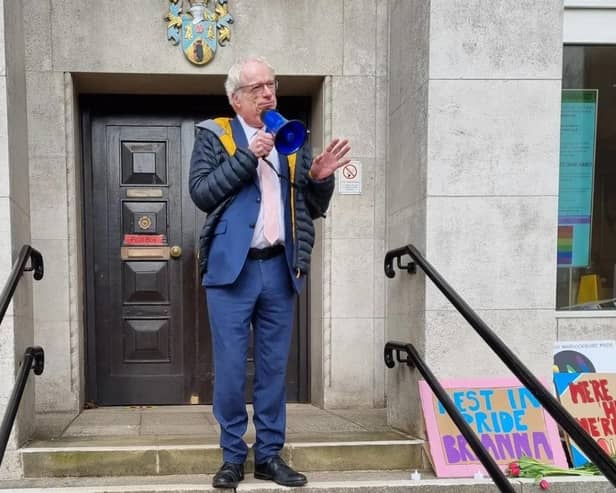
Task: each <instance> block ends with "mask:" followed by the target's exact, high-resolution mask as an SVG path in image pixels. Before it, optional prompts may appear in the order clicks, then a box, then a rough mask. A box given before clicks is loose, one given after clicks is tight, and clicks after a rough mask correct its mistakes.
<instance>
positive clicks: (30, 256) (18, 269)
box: [0, 245, 44, 322]
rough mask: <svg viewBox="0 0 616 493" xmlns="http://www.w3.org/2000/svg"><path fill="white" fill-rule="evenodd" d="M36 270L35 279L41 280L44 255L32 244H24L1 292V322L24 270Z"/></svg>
mask: <svg viewBox="0 0 616 493" xmlns="http://www.w3.org/2000/svg"><path fill="white" fill-rule="evenodd" d="M28 260H30V266H29V267H27V266H26V263H27V262H28ZM27 271H34V275H33V277H34V279H35V280H37V281H40V280H41V279H42V278H43V274H44V267H43V256H42V255H41V253H40V252H39V251H38V250H35V249H34V248H32V247H31V246H30V245H24V246H23V247H21V250H20V251H19V256H18V257H17V260H16V261H15V263H14V264H13V268H12V269H11V273H10V274H9V278H8V280H7V282H6V284H5V286H4V288H3V289H2V293H0V322H2V319H3V318H4V314H5V313H6V310H7V309H8V307H9V304H10V303H11V299H12V298H13V294H14V293H15V289H16V288H17V283H18V282H19V279H21V276H22V274H23V273H24V272H27Z"/></svg>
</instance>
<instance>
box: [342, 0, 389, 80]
mask: <svg viewBox="0 0 616 493" xmlns="http://www.w3.org/2000/svg"><path fill="white" fill-rule="evenodd" d="M343 6H344V7H343V8H344V24H343V26H342V28H343V32H344V40H343V43H344V52H343V54H344V68H343V74H344V75H374V74H375V66H376V62H377V57H376V48H377V43H376V41H377V40H376V35H377V32H378V30H379V27H380V26H379V22H382V21H383V18H382V16H381V17H377V3H376V2H369V1H365V0H361V1H357V0H343Z"/></svg>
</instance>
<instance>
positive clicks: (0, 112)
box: [0, 50, 11, 197]
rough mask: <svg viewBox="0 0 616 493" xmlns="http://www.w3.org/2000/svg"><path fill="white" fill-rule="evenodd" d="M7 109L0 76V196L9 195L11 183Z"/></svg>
mask: <svg viewBox="0 0 616 493" xmlns="http://www.w3.org/2000/svg"><path fill="white" fill-rule="evenodd" d="M1 51H2V50H0V52H1ZM7 111H8V109H7V94H6V77H2V76H0V197H8V196H9V193H10V184H11V173H10V167H9V164H10V163H9V149H8V146H9V132H8V118H7Z"/></svg>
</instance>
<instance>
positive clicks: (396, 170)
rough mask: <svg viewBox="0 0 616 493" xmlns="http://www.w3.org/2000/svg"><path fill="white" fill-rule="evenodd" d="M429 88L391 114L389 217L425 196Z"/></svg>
mask: <svg viewBox="0 0 616 493" xmlns="http://www.w3.org/2000/svg"><path fill="white" fill-rule="evenodd" d="M427 99H428V94H427V86H424V89H423V90H421V91H420V92H419V93H417V94H416V96H415V97H414V99H413V100H406V101H405V102H404V103H403V104H402V105H401V106H400V107H399V108H398V109H397V110H396V111H395V112H394V113H392V114H390V115H389V129H390V130H389V141H390V147H389V160H388V164H387V166H388V168H387V214H388V215H389V216H390V219H391V214H392V213H395V212H396V211H400V210H402V209H405V208H406V207H409V206H411V205H416V204H417V203H418V202H421V201H424V200H425V197H426V180H427V166H428V163H427V160H426V159H427V139H428V134H427V132H428V127H427V125H428V116H427V104H428V101H427Z"/></svg>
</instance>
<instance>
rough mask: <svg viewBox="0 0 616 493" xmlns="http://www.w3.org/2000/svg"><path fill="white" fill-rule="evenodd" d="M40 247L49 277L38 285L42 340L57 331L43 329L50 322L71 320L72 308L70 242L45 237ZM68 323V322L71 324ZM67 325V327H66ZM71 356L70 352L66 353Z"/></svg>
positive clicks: (38, 321)
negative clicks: (69, 264) (70, 300)
mask: <svg viewBox="0 0 616 493" xmlns="http://www.w3.org/2000/svg"><path fill="white" fill-rule="evenodd" d="M36 245H37V247H36V248H37V249H38V250H39V251H40V252H41V254H42V255H43V259H44V262H45V277H43V279H42V280H40V281H37V282H35V284H34V306H35V307H36V310H35V312H34V320H35V321H36V326H37V330H36V334H37V336H38V337H40V340H41V342H44V341H45V340H46V339H47V338H50V337H57V334H55V335H52V334H47V333H46V332H44V331H43V332H41V330H40V328H42V327H43V325H44V324H46V323H48V322H65V323H66V322H67V320H68V319H69V310H68V297H69V285H68V269H67V263H68V242H67V240H66V239H58V240H52V239H47V238H41V239H38V240H37V241H36ZM67 325H68V324H67ZM66 329H67V327H66V326H65V327H64V330H66ZM64 356H65V357H68V354H67V355H64Z"/></svg>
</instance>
